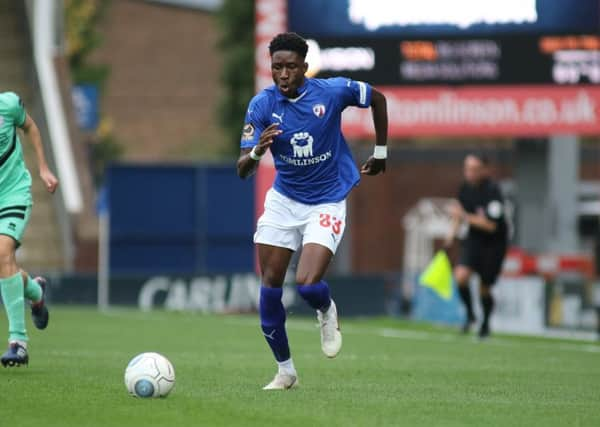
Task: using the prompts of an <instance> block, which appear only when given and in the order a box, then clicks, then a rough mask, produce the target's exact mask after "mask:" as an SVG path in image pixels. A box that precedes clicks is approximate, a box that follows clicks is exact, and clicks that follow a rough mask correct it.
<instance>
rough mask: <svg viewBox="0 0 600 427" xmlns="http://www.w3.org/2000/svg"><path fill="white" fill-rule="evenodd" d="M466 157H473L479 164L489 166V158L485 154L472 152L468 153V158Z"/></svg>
mask: <svg viewBox="0 0 600 427" xmlns="http://www.w3.org/2000/svg"><path fill="white" fill-rule="evenodd" d="M468 156H472V157H475V158H476V159H477V160H479V161H480V162H481V163H482V164H483V165H484V166H489V164H490V157H489V156H488V155H487V154H485V153H484V152H482V151H472V152H470V153H469V154H468V155H467V157H468Z"/></svg>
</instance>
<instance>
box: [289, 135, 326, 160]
mask: <svg viewBox="0 0 600 427" xmlns="http://www.w3.org/2000/svg"><path fill="white" fill-rule="evenodd" d="M313 143H314V138H313V137H312V135H311V134H310V133H308V132H297V133H295V134H294V135H293V136H292V139H290V144H291V146H292V157H290V156H286V155H283V154H280V155H279V158H280V159H281V160H283V161H284V162H286V163H288V164H290V165H294V166H311V165H316V164H318V163H321V162H324V161H326V160H329V159H331V157H332V156H333V153H332V152H331V151H327V152H326V153H323V154H319V155H316V156H315V155H314V153H313Z"/></svg>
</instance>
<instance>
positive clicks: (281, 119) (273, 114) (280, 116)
mask: <svg viewBox="0 0 600 427" xmlns="http://www.w3.org/2000/svg"><path fill="white" fill-rule="evenodd" d="M284 114H285V112H283V113H281V115H278V114H275V113H271V116H273V117H275V118H276V119H277V120H279V123H283V115H284Z"/></svg>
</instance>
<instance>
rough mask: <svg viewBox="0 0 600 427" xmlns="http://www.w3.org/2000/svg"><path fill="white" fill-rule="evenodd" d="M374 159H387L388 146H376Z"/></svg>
mask: <svg viewBox="0 0 600 427" xmlns="http://www.w3.org/2000/svg"><path fill="white" fill-rule="evenodd" d="M373 158H375V159H387V145H376V146H375V151H373Z"/></svg>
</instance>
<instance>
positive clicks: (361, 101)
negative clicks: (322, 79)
mask: <svg viewBox="0 0 600 427" xmlns="http://www.w3.org/2000/svg"><path fill="white" fill-rule="evenodd" d="M329 83H330V84H331V85H332V86H333V87H335V88H336V89H337V91H338V95H339V97H340V99H341V107H342V109H344V108H346V107H360V108H369V107H370V106H371V85H370V84H368V83H365V82H361V81H357V80H351V79H347V78H345V77H335V78H332V79H329Z"/></svg>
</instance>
